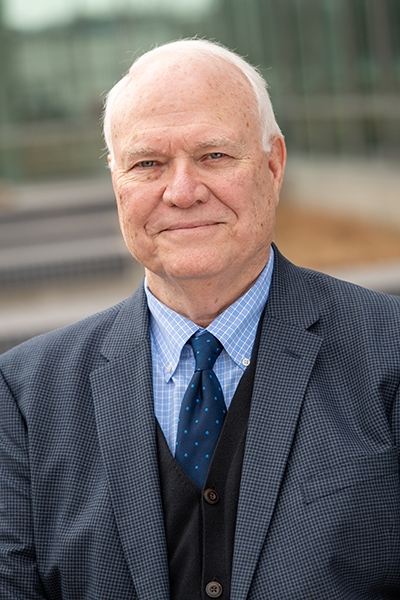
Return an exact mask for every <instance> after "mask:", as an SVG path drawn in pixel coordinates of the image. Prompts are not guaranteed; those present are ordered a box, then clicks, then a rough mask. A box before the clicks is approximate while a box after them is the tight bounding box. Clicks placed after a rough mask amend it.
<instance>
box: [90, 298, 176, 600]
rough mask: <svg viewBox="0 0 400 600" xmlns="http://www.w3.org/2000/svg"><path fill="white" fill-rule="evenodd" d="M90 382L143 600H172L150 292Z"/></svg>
mask: <svg viewBox="0 0 400 600" xmlns="http://www.w3.org/2000/svg"><path fill="white" fill-rule="evenodd" d="M103 354H104V356H105V358H107V360H108V363H107V364H106V365H105V366H104V367H102V368H100V369H98V370H96V371H94V372H93V373H92V376H91V383H92V391H93V398H94V405H95V414H96V421H97V429H98V434H99V440H100V447H101V452H102V456H103V460H104V464H105V468H106V473H107V482H108V485H109V488H110V494H111V498H112V503H113V508H114V514H115V519H116V523H117V528H118V531H119V535H120V537H121V542H122V546H123V549H124V552H125V556H126V559H127V562H128V565H129V568H130V572H131V575H132V579H133V582H134V585H135V588H136V592H137V594H138V598H139V599H140V600H154V598H158V599H160V600H161V599H163V598H165V599H168V598H169V583H168V562H167V550H166V542H165V534H164V521H163V510H162V503H161V496H160V490H159V478H158V463H157V447H156V437H155V417H154V404H153V391H152V366H151V347H150V338H149V333H148V322H147V305H146V302H145V297H144V292H143V289H140V290H139V291H138V292H136V294H135V295H134V296H133V297H132V298H131V299H129V300H128V301H127V303H126V305H125V306H124V307H123V308H122V310H121V311H120V313H119V315H118V317H117V319H116V321H115V323H114V326H113V328H112V330H111V331H110V334H109V335H108V337H107V339H106V342H105V344H104V346H103Z"/></svg>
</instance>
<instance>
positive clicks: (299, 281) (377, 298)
mask: <svg viewBox="0 0 400 600" xmlns="http://www.w3.org/2000/svg"><path fill="white" fill-rule="evenodd" d="M275 255H276V261H275V268H276V271H277V278H276V279H277V283H278V286H279V285H280V286H281V287H282V288H286V289H287V288H288V287H290V288H293V289H295V290H296V289H297V290H299V289H301V288H303V289H304V290H306V292H307V293H309V294H310V296H311V298H312V300H313V301H314V303H316V304H317V305H318V308H319V309H320V310H335V311H336V310H339V311H340V310H345V311H346V312H347V311H348V310H349V309H351V308H354V309H357V311H360V310H361V311H363V310H365V311H367V312H368V311H371V310H372V311H374V310H376V309H378V310H384V311H386V310H387V311H389V312H390V313H393V314H394V315H395V316H397V317H398V316H400V312H399V309H400V296H392V295H389V294H383V293H381V292H375V291H373V290H370V289H367V288H363V287H361V286H358V285H355V284H353V283H350V282H348V281H343V280H341V279H337V278H335V277H332V276H330V275H327V274H325V273H321V272H319V271H313V270H311V269H306V268H304V267H298V266H296V265H294V264H293V263H291V262H290V261H288V260H287V259H286V258H285V257H284V256H283V255H282V254H280V253H279V251H278V250H277V249H276V248H275ZM282 292H283V293H284V289H282Z"/></svg>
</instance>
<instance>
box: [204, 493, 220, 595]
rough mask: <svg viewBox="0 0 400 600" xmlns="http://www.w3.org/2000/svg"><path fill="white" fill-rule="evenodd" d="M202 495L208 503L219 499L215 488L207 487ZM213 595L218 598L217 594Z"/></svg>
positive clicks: (213, 502) (215, 502) (214, 502)
mask: <svg viewBox="0 0 400 600" xmlns="http://www.w3.org/2000/svg"><path fill="white" fill-rule="evenodd" d="M203 497H204V500H205V501H206V502H208V504H217V502H218V500H219V496H218V494H217V492H216V491H215V490H212V489H211V488H207V489H206V490H204V494H203ZM215 597H216V598H218V596H215Z"/></svg>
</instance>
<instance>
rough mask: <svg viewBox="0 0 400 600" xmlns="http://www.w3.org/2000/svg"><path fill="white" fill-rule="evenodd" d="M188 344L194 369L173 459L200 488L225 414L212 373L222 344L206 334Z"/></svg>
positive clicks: (222, 399) (221, 398)
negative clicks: (192, 355)
mask: <svg viewBox="0 0 400 600" xmlns="http://www.w3.org/2000/svg"><path fill="white" fill-rule="evenodd" d="M189 343H190V344H191V346H192V348H193V353H194V357H195V360H196V366H195V372H194V374H193V377H192V379H191V381H190V383H189V386H188V388H187V390H186V393H185V396H184V398H183V401H182V406H181V411H180V415H179V422H178V433H177V442H176V452H175V458H176V460H177V461H178V462H179V464H180V465H181V467H182V468H183V469H184V470H185V471H186V473H187V474H188V475H189V476H190V477H191V478H192V479H193V480H194V481H195V482H196V483H197V484H198V485H199V486H200V487H203V485H204V481H205V478H206V475H207V471H208V467H209V464H210V460H211V457H212V454H213V451H214V448H215V445H216V443H217V440H218V437H219V434H220V432H221V429H222V425H223V422H224V418H225V414H226V406H225V401H224V396H223V393H222V390H221V386H220V383H219V381H218V378H217V376H216V375H215V373H214V371H213V370H212V369H213V367H214V363H215V361H216V359H217V357H218V356H219V355H220V353H221V352H222V345H221V343H220V342H219V341H218V340H217V338H215V337H214V336H213V335H212V334H210V333H208V332H206V333H203V334H201V335H200V336H192V337H191V338H190V340H189Z"/></svg>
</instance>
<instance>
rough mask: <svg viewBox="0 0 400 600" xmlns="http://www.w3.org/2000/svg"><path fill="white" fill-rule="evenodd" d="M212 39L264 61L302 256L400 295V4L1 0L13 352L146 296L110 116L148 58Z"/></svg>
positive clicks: (289, 217) (0, 297)
mask: <svg viewBox="0 0 400 600" xmlns="http://www.w3.org/2000/svg"><path fill="white" fill-rule="evenodd" d="M194 35H198V36H200V37H206V38H208V39H215V40H218V41H220V42H222V43H224V44H225V45H227V46H228V47H230V48H232V49H236V50H237V51H238V52H239V53H240V54H242V55H244V56H247V57H248V58H249V60H250V61H251V62H252V63H253V64H255V65H258V66H259V68H260V70H261V72H262V73H263V75H264V76H265V77H266V79H267V80H268V82H269V85H270V93H271V97H272V101H273V104H274V107H275V112H276V115H277V119H278V122H279V124H280V126H281V128H282V131H283V132H284V134H285V138H286V142H287V146H288V151H289V162H288V169H287V177H286V181H285V185H284V189H283V193H282V202H281V206H280V209H279V215H278V229H277V235H276V239H277V242H278V244H279V247H280V248H281V249H282V250H283V251H284V253H285V254H286V255H287V256H288V257H289V258H290V259H291V260H293V261H294V262H296V263H297V264H302V265H304V266H309V267H312V268H318V269H320V270H325V271H327V272H331V273H334V274H337V275H339V276H342V277H344V278H347V279H350V280H353V281H356V282H359V283H361V284H363V285H366V286H367V287H371V288H375V289H380V290H383V291H387V292H391V293H400V168H399V158H400V2H399V1H398V0H284V1H282V0H170V1H169V2H165V1H164V0H97V1H96V2H95V1H94V0H79V2H78V0H35V2H31V0H0V55H1V57H2V60H1V63H0V74H1V85H0V351H1V350H5V349H7V348H9V347H11V346H12V345H14V344H16V343H18V342H19V341H22V340H24V339H26V338H28V337H31V336H32V335H36V334H38V333H41V332H44V331H48V330H49V329H53V328H55V327H59V326H62V325H64V324H67V323H69V322H72V321H74V320H77V319H79V318H82V317H84V316H86V315H89V314H91V313H93V312H95V311H96V310H101V309H103V308H106V307H107V306H109V305H111V304H113V303H115V302H118V301H119V300H122V299H123V298H124V297H126V296H128V295H130V293H132V291H133V290H134V289H135V288H136V287H137V285H138V283H139V282H140V280H141V278H142V270H141V268H140V267H139V266H138V265H137V264H135V262H134V261H133V259H132V258H131V257H130V256H129V255H128V252H127V250H126V249H125V247H124V244H123V242H122V240H121V237H120V235H119V231H118V223H117V217H116V210H115V204H114V199H113V193H112V189H111V184H110V181H109V176H108V172H107V168H106V154H105V148H104V143H103V140H102V137H101V129H100V125H99V121H100V115H101V109H102V98H103V97H104V94H105V93H106V91H108V90H109V89H110V88H111V87H112V85H113V84H114V83H115V82H116V81H117V80H118V79H119V78H120V77H121V76H122V75H123V74H124V73H125V72H126V70H127V69H128V68H129V66H130V64H131V62H132V60H133V58H134V57H135V56H136V55H138V54H140V53H141V52H143V51H145V50H148V49H149V48H150V47H152V46H154V45H156V44H160V43H163V42H166V41H170V40H173V39H179V38H182V37H191V36H194Z"/></svg>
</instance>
